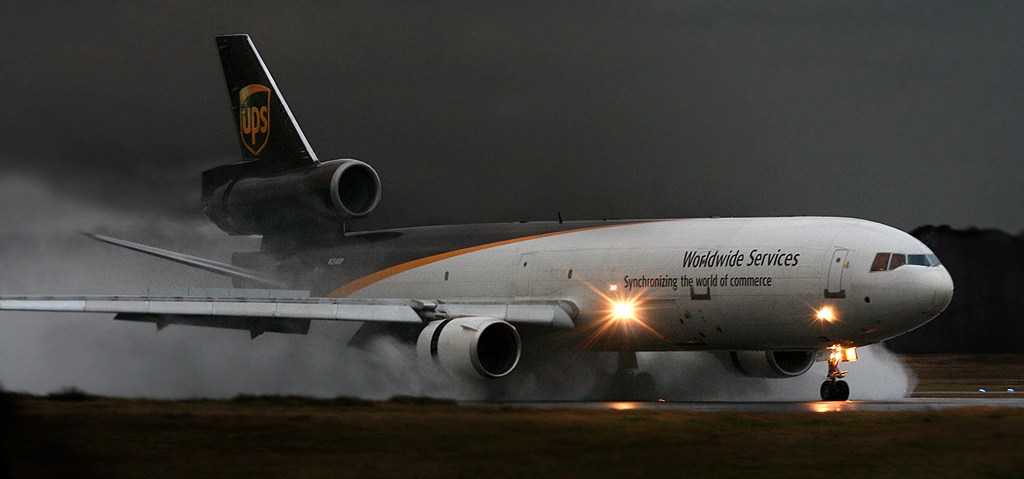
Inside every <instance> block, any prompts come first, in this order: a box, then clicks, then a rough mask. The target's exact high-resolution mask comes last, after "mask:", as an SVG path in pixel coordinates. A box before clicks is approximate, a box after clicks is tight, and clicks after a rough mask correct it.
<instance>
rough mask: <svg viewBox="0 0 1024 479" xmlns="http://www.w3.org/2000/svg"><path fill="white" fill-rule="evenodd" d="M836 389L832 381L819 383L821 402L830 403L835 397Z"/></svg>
mask: <svg viewBox="0 0 1024 479" xmlns="http://www.w3.org/2000/svg"><path fill="white" fill-rule="evenodd" d="M835 392H836V388H835V384H834V383H833V382H832V381H825V382H823V383H821V400H822V401H832V400H833V399H832V397H833V396H835Z"/></svg>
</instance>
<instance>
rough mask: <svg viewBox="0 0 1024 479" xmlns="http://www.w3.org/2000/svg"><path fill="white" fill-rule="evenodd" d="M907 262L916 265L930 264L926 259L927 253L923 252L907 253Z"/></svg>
mask: <svg viewBox="0 0 1024 479" xmlns="http://www.w3.org/2000/svg"><path fill="white" fill-rule="evenodd" d="M907 264H916V265H918V266H931V262H930V261H928V255H923V254H908V255H907Z"/></svg>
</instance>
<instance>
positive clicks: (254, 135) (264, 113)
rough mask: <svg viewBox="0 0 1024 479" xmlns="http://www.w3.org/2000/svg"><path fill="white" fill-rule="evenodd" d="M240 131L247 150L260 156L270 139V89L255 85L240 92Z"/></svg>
mask: <svg viewBox="0 0 1024 479" xmlns="http://www.w3.org/2000/svg"><path fill="white" fill-rule="evenodd" d="M238 129H239V133H240V134H241V135H242V144H243V145H245V148H246V149H248V150H249V151H251V152H252V154H254V155H259V154H260V152H261V151H263V148H264V147H266V146H267V138H269V137H270V89H269V88H267V87H265V86H263V85H256V84H253V85H249V86H247V87H245V88H242V89H241V90H240V91H239V92H238Z"/></svg>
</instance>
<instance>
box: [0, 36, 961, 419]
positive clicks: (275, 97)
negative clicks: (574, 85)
mask: <svg viewBox="0 0 1024 479" xmlns="http://www.w3.org/2000/svg"><path fill="white" fill-rule="evenodd" d="M216 42H217V47H218V48H219V51H220V59H221V62H222V65H223V68H224V74H225V77H226V80H227V87H228V92H229V95H230V99H231V106H232V111H233V114H234V120H235V126H236V127H237V132H236V135H237V137H238V141H239V143H240V145H241V151H242V157H243V161H241V162H239V163H235V164H230V165H224V166H220V167H216V168H213V169H210V170H207V171H206V172H204V173H203V176H202V201H203V202H204V203H205V214H206V215H207V216H208V217H209V219H210V220H211V221H213V222H214V223H215V224H216V225H217V226H218V227H220V229H222V230H224V231H225V232H227V233H228V234H232V235H254V236H261V237H262V239H261V246H260V248H259V250H258V251H249V252H237V253H234V254H233V255H232V258H231V263H230V264H227V263H220V262H216V261H211V260H207V259H203V258H198V257H194V256H189V255H185V254H180V253H176V252H172V251H167V250H164V249H159V248H155V247H151V246H146V245H141V244H137V243H133V242H128V241H123V240H119V239H114V238H109V237H105V236H100V235H91V236H93V237H94V238H95V239H98V240H100V241H104V242H107V243H112V244H114V245H118V246H122V247H126V248H130V249H133V250H137V251H140V252H142V253H146V254H151V255H155V256H158V257H161V258H165V259H167V260H171V261H175V262H178V263H181V264H185V265H188V266H192V267H196V268H201V269H204V270H207V271H210V272H213V273H216V274H220V275H224V276H227V277H229V278H231V280H232V285H233V288H230V289H229V288H225V289H205V290H199V289H191V290H188V289H185V288H183V289H182V291H187V292H178V293H173V294H155V293H154V292H153V291H152V290H151V292H150V294H149V295H146V296H131V297H129V296H70V297H69V296H64V297H54V296H50V297H39V296H36V297H25V296H5V297H2V298H0V309H4V310H29V311H73V312H96V313H114V314H116V316H115V319H119V320H127V321H143V322H150V323H155V324H156V327H157V329H163V328H164V327H166V326H168V325H179V324H181V325H192V326H207V327H215V328H231V329H240V330H246V331H249V333H250V335H251V337H252V338H256V337H257V336H259V335H260V334H263V333H265V332H273V333H284V334H306V333H308V331H309V329H310V324H311V322H314V321H353V322H358V323H361V326H360V327H359V329H358V331H357V332H356V334H355V335H354V336H353V337H352V339H351V341H350V343H351V344H355V345H359V344H365V343H366V342H367V341H370V340H372V339H373V338H376V337H379V336H381V335H390V336H394V337H397V338H400V339H402V340H406V341H408V342H409V343H415V345H416V350H417V354H418V356H419V357H420V359H421V360H422V361H426V362H430V363H435V364H436V365H437V366H438V367H440V368H442V369H445V370H447V371H449V372H451V373H454V374H456V375H462V376H467V377H476V378H485V379H487V380H495V379H496V378H501V377H503V376H506V375H510V374H515V372H516V366H517V364H519V362H520V357H521V355H523V354H532V353H533V352H535V351H536V350H537V348H538V346H536V345H540V344H545V345H548V346H549V347H558V348H563V349H565V348H573V349H576V350H584V351H610V352H617V353H618V358H619V360H618V371H617V372H616V373H615V375H614V376H613V377H614V378H615V380H614V381H613V382H612V384H613V385H614V386H613V387H612V391H610V392H609V393H608V394H610V395H613V396H616V395H618V396H625V397H630V398H635V399H651V398H653V397H654V394H655V391H656V389H655V388H656V385H655V384H654V380H653V377H652V376H651V375H650V374H649V373H646V372H638V371H637V360H636V352H637V351H707V352H710V353H712V354H715V355H716V356H717V357H718V358H720V359H721V361H722V363H723V364H724V365H726V366H727V367H729V368H732V369H734V370H736V371H738V372H739V373H742V374H745V375H749V376H754V377H764V378H786V377H793V376H798V375H801V374H804V373H805V372H807V371H808V370H809V369H810V367H811V365H812V364H813V363H814V362H815V361H828V363H829V368H828V375H827V377H825V378H824V382H823V383H822V385H821V390H820V394H821V398H822V399H823V400H826V401H827V400H846V399H847V398H848V397H849V394H850V389H849V385H848V383H846V382H845V381H843V377H844V374H845V373H846V371H842V370H840V366H841V364H842V362H844V361H849V360H855V359H856V348H857V347H859V346H864V345H869V344H874V343H878V342H880V341H883V340H885V339H888V338H892V337H894V336H897V335H900V334H903V333H905V332H907V331H910V330H912V329H914V328H917V327H919V326H921V325H922V324H925V323H926V322H928V321H929V320H931V319H932V318H934V317H936V316H937V315H938V314H939V313H940V312H942V311H943V309H945V308H946V306H947V305H948V304H949V302H950V300H951V298H952V295H953V283H952V280H951V279H950V276H949V274H948V273H947V271H946V269H945V268H944V267H943V266H942V264H940V262H939V260H938V258H936V257H935V255H934V254H933V253H932V251H930V250H929V249H928V247H926V246H925V245H924V244H922V243H921V242H919V241H917V240H916V239H915V238H913V237H911V236H910V235H908V234H906V233H904V232H901V231H899V230H896V229H894V228H891V227H888V226H884V225H881V224H878V223H874V222H870V221H864V220H858V219H849V218H828V217H785V218H710V219H709V218H701V219H670V220H636V221H581V222H576V221H572V222H569V221H565V222H563V221H561V218H559V221H551V222H525V223H506V224H475V225H461V226H432V227H416V228H398V229H389V230H383V231H360V232H351V231H350V232H346V229H345V225H346V224H347V223H349V222H352V221H355V220H358V219H360V218H363V217H365V216H367V215H369V214H370V213H372V212H373V211H374V209H375V208H376V207H377V204H378V202H379V201H380V198H381V183H380V179H379V178H378V176H377V173H376V172H375V171H374V169H373V168H372V167H370V165H368V164H366V163H364V162H361V161H358V160H353V159H338V160H331V161H320V160H319V159H318V158H317V155H316V154H315V153H314V152H313V149H312V148H311V147H310V145H309V143H308V142H307V140H306V137H305V136H304V135H303V134H302V130H301V129H300V128H299V124H298V123H297V121H296V120H295V117H294V116H293V115H292V112H291V110H290V109H289V108H288V104H287V103H286V102H285V99H284V97H283V96H282V95H281V92H280V90H279V89H278V87H277V85H276V84H275V82H274V79H273V78H272V77H271V75H270V72H269V70H268V69H267V67H266V65H265V64H264V62H263V60H262V58H261V57H260V55H259V53H258V52H257V51H256V48H255V47H254V45H253V43H252V41H251V40H250V39H249V37H248V36H247V35H223V36H218V37H216ZM552 338H554V340H551V339H552ZM531 343H532V344H531ZM524 344H526V345H528V347H526V348H524V347H523V345H524ZM552 345H553V346H552Z"/></svg>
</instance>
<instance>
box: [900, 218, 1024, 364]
mask: <svg viewBox="0 0 1024 479" xmlns="http://www.w3.org/2000/svg"><path fill="white" fill-rule="evenodd" d="M910 234H912V235H914V236H915V237H916V238H917V239H919V240H921V241H922V242H923V243H924V244H926V245H928V247H929V248H931V249H932V250H933V251H935V254H936V255H938V256H939V259H940V260H942V263H943V264H944V265H945V266H946V269H948V270H949V274H950V275H951V276H952V277H953V283H954V285H955V288H956V290H955V292H954V294H953V302H952V303H950V305H949V307H948V308H946V311H945V312H943V313H942V314H941V315H940V316H939V317H938V318H935V319H934V320H932V321H931V322H930V323H928V324H926V325H924V326H922V327H920V328H918V329H917V330H914V331H911V332H909V333H907V334H905V335H903V336H900V337H897V338H894V339H891V340H889V341H886V344H887V345H888V346H889V348H890V349H891V350H893V351H895V352H899V353H1024V316H1022V315H1021V312H1022V311H1024V289H1022V287H1024V281H1022V280H1024V235H1018V236H1014V235H1011V234H1008V233H1005V232H1003V231H999V230H993V229H975V228H971V229H966V230H957V229H953V228H950V227H949V226H921V227H919V228H917V229H915V230H914V231H912V232H911V233H910Z"/></svg>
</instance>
